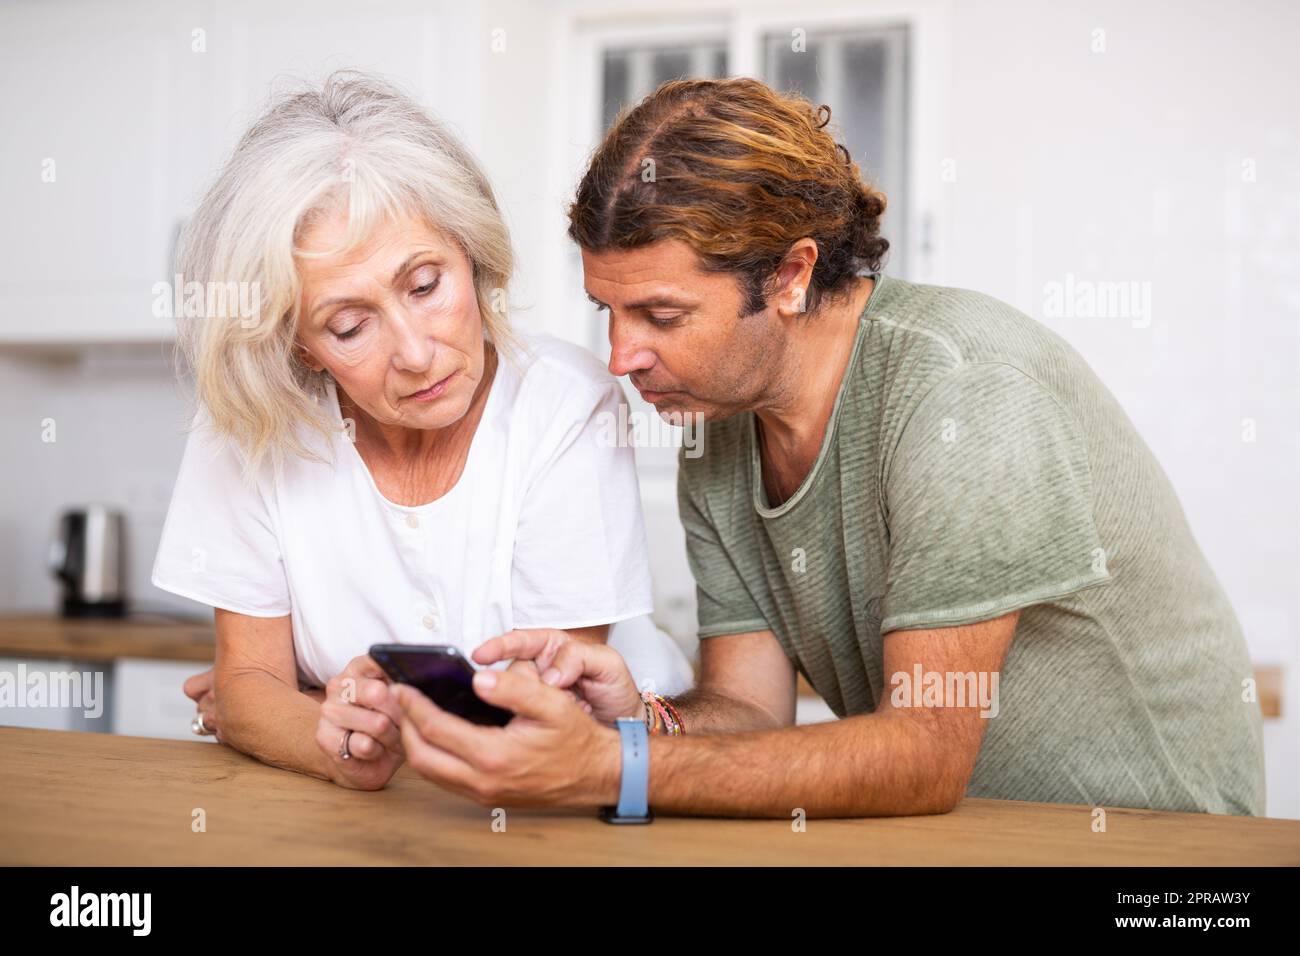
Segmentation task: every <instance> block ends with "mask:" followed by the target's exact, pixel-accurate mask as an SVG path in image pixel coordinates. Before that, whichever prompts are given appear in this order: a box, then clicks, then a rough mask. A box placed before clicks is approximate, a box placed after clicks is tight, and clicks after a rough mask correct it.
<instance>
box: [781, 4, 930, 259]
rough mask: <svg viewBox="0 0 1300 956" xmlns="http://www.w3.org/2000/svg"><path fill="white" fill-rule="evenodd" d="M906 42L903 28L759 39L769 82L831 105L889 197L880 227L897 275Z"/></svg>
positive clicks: (856, 154)
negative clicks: (762, 43)
mask: <svg viewBox="0 0 1300 956" xmlns="http://www.w3.org/2000/svg"><path fill="white" fill-rule="evenodd" d="M907 45H908V44H907V27H905V26H897V27H877V28H872V29H867V30H854V31H839V30H837V31H833V32H832V31H829V30H827V31H822V32H810V33H805V32H804V31H802V30H792V31H790V32H789V33H770V34H767V35H766V36H765V37H764V53H765V57H764V69H763V73H764V79H765V81H766V82H767V83H768V85H770V86H771V87H772V88H773V89H777V90H790V91H796V92H799V93H802V94H803V95H804V96H806V97H807V98H808V99H809V100H811V101H812V102H813V103H815V104H820V103H825V104H826V105H828V106H829V107H830V109H831V125H832V127H835V126H838V127H839V129H838V130H836V131H835V134H834V135H835V136H836V138H837V139H838V140H840V141H841V142H843V143H844V145H845V146H846V147H847V148H848V151H849V155H850V156H852V157H853V159H854V160H855V161H856V162H857V164H858V167H859V168H860V169H861V170H862V176H863V178H864V179H865V180H866V181H867V182H869V183H872V184H873V185H874V186H876V187H877V188H879V189H880V190H881V191H883V192H884V193H885V196H886V198H887V199H888V200H889V204H888V208H887V210H886V213H885V223H884V225H883V227H882V232H883V233H884V235H885V238H887V239H888V240H889V247H890V248H889V265H888V268H889V271H890V272H894V273H899V272H902V271H903V253H904V250H905V249H906V248H907V242H906V235H905V229H906V227H907V215H906V211H905V205H906V201H907V200H906V197H907V183H906V177H907V130H906V123H907V119H906V117H907V88H906V86H907V79H906V78H907Z"/></svg>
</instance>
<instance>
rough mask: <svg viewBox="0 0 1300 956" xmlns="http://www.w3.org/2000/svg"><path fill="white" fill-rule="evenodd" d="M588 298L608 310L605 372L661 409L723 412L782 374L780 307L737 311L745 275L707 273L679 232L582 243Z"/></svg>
mask: <svg viewBox="0 0 1300 956" xmlns="http://www.w3.org/2000/svg"><path fill="white" fill-rule="evenodd" d="M582 268H583V273H584V278H585V285H586V287H587V296H588V297H589V298H590V299H592V300H593V301H594V302H595V303H596V305H597V307H599V308H603V309H608V310H609V344H610V348H611V354H610V359H609V370H610V372H611V373H613V374H614V375H627V376H629V377H630V378H631V380H632V384H633V385H635V386H636V388H637V390H638V391H639V392H640V393H641V397H642V398H644V399H645V400H646V401H647V402H650V403H651V404H652V405H654V406H655V409H656V410H657V411H658V412H659V414H660V415H661V416H663V417H666V418H667V417H670V416H671V415H672V414H674V413H689V412H702V413H703V414H704V415H705V417H706V418H711V419H719V418H727V417H729V416H731V415H735V414H737V413H739V412H742V411H745V410H747V409H750V408H753V407H755V405H756V403H757V402H758V400H759V399H760V397H761V396H762V395H764V394H765V393H766V392H767V391H768V389H769V386H770V383H771V382H772V381H774V379H775V378H776V377H777V376H778V375H779V374H780V371H781V363H782V360H783V357H784V355H785V349H786V331H785V327H784V325H783V323H782V322H781V320H780V318H779V316H778V315H777V313H776V311H775V309H773V308H771V307H769V308H767V309H764V310H763V311H761V312H757V313H755V314H753V315H747V316H745V317H743V318H741V316H740V311H741V308H742V307H743V305H744V302H745V296H744V292H743V290H742V288H741V284H740V281H739V279H738V278H737V277H736V276H735V275H732V274H730V273H716V272H704V271H702V270H701V269H700V268H699V259H698V257H697V256H696V253H695V251H694V250H693V249H691V247H690V246H688V245H687V244H686V243H684V242H681V241H680V240H676V239H667V240H663V241H660V242H655V243H652V244H650V245H647V246H641V247H639V248H636V249H616V250H610V251H605V252H599V253H593V252H590V251H588V250H586V249H584V250H583V251H582Z"/></svg>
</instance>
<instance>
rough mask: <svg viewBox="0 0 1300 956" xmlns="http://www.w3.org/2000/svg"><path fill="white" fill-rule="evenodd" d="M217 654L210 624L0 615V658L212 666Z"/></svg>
mask: <svg viewBox="0 0 1300 956" xmlns="http://www.w3.org/2000/svg"><path fill="white" fill-rule="evenodd" d="M215 653H216V633H215V631H214V629H213V627H212V625H211V624H202V623H197V622H195V623H188V622H184V621H179V620H177V619H175V618H169V617H162V616H160V615H133V616H131V617H125V618H63V617H59V616H58V615H56V614H4V615H0V657H41V658H62V659H66V660H76V661H113V660H117V659H118V658H120V657H130V658H134V659H143V660H159V661H193V662H194V663H200V664H211V663H212V659H213V655H214V654H215ZM201 669H202V668H195V670H201Z"/></svg>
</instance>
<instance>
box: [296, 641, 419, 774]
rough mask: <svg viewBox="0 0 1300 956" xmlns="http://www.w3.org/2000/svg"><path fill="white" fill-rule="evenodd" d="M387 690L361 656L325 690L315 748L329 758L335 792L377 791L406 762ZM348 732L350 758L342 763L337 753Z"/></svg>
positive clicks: (377, 669) (383, 679)
mask: <svg viewBox="0 0 1300 956" xmlns="http://www.w3.org/2000/svg"><path fill="white" fill-rule="evenodd" d="M388 684H389V679H388V675H387V674H385V673H384V672H383V670H382V669H381V668H380V666H379V665H378V664H376V663H375V662H374V660H372V659H371V657H370V655H368V654H363V655H362V656H360V657H356V658H353V659H352V661H351V663H349V664H348V666H347V667H345V668H344V669H343V672H342V673H341V674H339V675H337V676H336V677H333V678H331V679H330V681H329V683H328V684H326V686H325V700H324V702H323V703H322V704H321V707H320V724H319V725H318V726H317V728H316V743H317V744H319V745H320V748H321V750H323V751H324V752H325V754H326V755H327V756H328V757H329V758H330V768H331V777H332V778H333V780H334V782H335V783H337V784H339V785H340V786H344V787H351V788H352V789H354V790H379V789H381V788H382V787H383V786H384V785H385V784H387V783H388V781H389V780H391V779H392V776H393V774H394V773H396V772H397V768H398V767H400V766H401V765H402V762H403V761H404V760H405V759H406V754H405V752H404V751H403V749H402V735H401V731H400V730H399V729H398V728H399V727H400V725H401V721H402V712H401V709H400V708H398V707H397V705H396V703H395V702H394V701H393V700H392V699H391V698H390V697H389V692H388ZM349 730H351V731H352V736H351V737H350V738H349V739H348V752H349V753H350V754H351V755H352V756H351V757H349V758H348V759H346V760H345V759H344V758H343V757H342V755H340V753H339V749H340V746H341V744H342V743H343V737H344V735H346V734H347V732H348V731H349Z"/></svg>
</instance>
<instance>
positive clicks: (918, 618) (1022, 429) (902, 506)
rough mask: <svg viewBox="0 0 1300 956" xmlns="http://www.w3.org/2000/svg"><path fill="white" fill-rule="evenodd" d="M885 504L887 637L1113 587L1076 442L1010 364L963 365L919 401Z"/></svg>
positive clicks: (1082, 450) (1070, 424) (1054, 404)
mask: <svg viewBox="0 0 1300 956" xmlns="http://www.w3.org/2000/svg"><path fill="white" fill-rule="evenodd" d="M884 501H885V508H886V519H887V525H888V528H889V566H888V575H887V582H886V590H885V595H884V599H883V607H882V620H881V631H882V633H887V632H889V631H891V630H898V629H902V628H923V627H951V626H956V625H960V624H972V623H975V622H977V621H982V620H988V619H991V618H994V617H999V616H1001V615H1003V614H1006V613H1009V612H1011V611H1013V610H1016V609H1018V608H1024V607H1028V606H1030V605H1033V604H1041V603H1044V602H1046V601H1050V600H1053V599H1056V598H1060V597H1064V596H1065V595H1067V594H1071V593H1073V592H1075V591H1080V590H1082V589H1084V588H1089V587H1093V586H1096V585H1099V584H1103V583H1105V582H1106V581H1107V580H1109V574H1108V572H1107V570H1106V560H1105V551H1104V550H1103V543H1102V542H1101V541H1100V540H1099V539H1098V533H1097V528H1096V525H1095V524H1094V519H1093V492H1092V483H1091V472H1090V467H1089V462H1088V451H1087V446H1086V443H1085V441H1084V438H1083V435H1082V433H1081V432H1080V430H1079V427H1078V424H1077V422H1076V420H1075V419H1074V417H1073V416H1072V415H1071V414H1070V413H1069V411H1068V410H1067V409H1065V408H1064V407H1063V406H1062V405H1061V404H1060V403H1059V402H1058V401H1057V399H1056V397H1055V396H1054V395H1053V394H1052V393H1051V392H1050V391H1048V390H1047V389H1046V388H1045V387H1044V386H1042V385H1041V384H1039V383H1038V382H1037V381H1035V380H1034V379H1033V378H1031V377H1029V376H1028V375H1027V374H1025V373H1024V372H1022V371H1020V370H1019V369H1016V368H1014V367H1013V366H1010V365H1005V364H1000V363H984V364H971V365H965V366H961V367H960V368H958V369H956V370H955V371H953V372H951V373H949V375H948V377H947V378H945V379H944V380H943V381H942V382H940V383H938V384H937V385H935V386H934V387H933V388H932V389H931V390H930V392H929V393H927V394H926V395H925V396H924V397H923V398H922V399H921V401H920V403H919V404H918V405H917V407H916V409H915V410H914V412H913V413H912V415H911V417H910V418H909V419H908V421H907V423H906V425H905V426H904V428H903V431H902V434H901V436H900V438H899V440H898V444H897V446H896V448H895V451H894V454H893V457H892V460H891V461H890V463H889V465H888V473H887V477H886V481H885V486H884Z"/></svg>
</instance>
